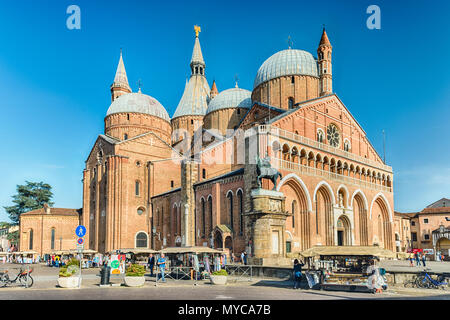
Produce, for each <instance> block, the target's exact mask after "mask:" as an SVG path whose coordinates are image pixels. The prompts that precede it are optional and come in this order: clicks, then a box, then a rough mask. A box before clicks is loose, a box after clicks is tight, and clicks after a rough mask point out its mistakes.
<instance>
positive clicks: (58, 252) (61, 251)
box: [49, 250, 71, 255]
mask: <svg viewBox="0 0 450 320" xmlns="http://www.w3.org/2000/svg"><path fill="white" fill-rule="evenodd" d="M49 254H55V255H65V254H71V252H70V251H69V250H57V251H52V252H50V253H49Z"/></svg>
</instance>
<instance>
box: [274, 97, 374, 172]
mask: <svg viewBox="0 0 450 320" xmlns="http://www.w3.org/2000/svg"><path fill="white" fill-rule="evenodd" d="M332 100H334V102H336V103H337V105H338V107H339V108H341V109H342V110H343V111H344V117H347V119H348V120H350V122H351V124H352V126H355V127H357V128H358V129H359V131H360V132H361V133H362V138H363V139H364V140H366V141H367V143H368V147H369V150H370V151H371V152H373V153H374V155H375V156H376V157H377V158H378V159H377V160H379V161H380V162H381V164H382V160H381V157H380V155H379V154H378V152H377V151H376V150H375V148H374V147H373V145H372V144H371V142H370V141H369V139H368V138H367V134H366V132H365V131H364V129H363V128H362V127H361V125H360V124H359V123H358V121H356V119H355V118H354V117H353V115H352V114H351V112H350V111H349V110H348V108H347V107H346V106H345V105H344V103H343V102H342V101H341V99H339V97H338V96H337V95H336V94H331V95H327V96H323V97H319V98H315V99H312V100H308V101H305V102H302V103H299V104H298V108H296V109H292V110H289V111H288V112H285V113H283V114H280V115H279V116H277V117H276V118H274V119H272V120H271V121H270V122H269V124H271V125H280V124H281V122H282V121H283V120H284V119H285V118H286V117H288V116H295V115H296V114H299V113H303V112H307V111H308V110H313V109H316V106H317V104H319V103H324V102H325V103H328V102H329V101H332ZM343 120H344V119H339V121H343Z"/></svg>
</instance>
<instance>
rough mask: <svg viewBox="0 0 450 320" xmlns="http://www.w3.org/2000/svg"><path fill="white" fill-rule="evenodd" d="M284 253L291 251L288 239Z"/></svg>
mask: <svg viewBox="0 0 450 320" xmlns="http://www.w3.org/2000/svg"><path fill="white" fill-rule="evenodd" d="M286 253H291V242H290V241H287V242H286Z"/></svg>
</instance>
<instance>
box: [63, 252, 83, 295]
mask: <svg viewBox="0 0 450 320" xmlns="http://www.w3.org/2000/svg"><path fill="white" fill-rule="evenodd" d="M79 265H80V261H78V260H77V259H75V258H72V259H70V261H69V262H68V263H67V265H66V266H64V267H61V268H59V277H58V285H59V286H60V287H61V288H77V287H78V283H79V282H81V279H80V276H79V273H80V267H79Z"/></svg>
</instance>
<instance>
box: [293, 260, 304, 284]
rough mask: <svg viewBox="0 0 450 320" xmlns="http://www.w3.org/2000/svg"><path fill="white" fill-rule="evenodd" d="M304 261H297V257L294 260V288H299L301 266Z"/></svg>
mask: <svg viewBox="0 0 450 320" xmlns="http://www.w3.org/2000/svg"><path fill="white" fill-rule="evenodd" d="M304 265H305V264H304V263H300V262H298V260H297V259H295V260H294V270H293V271H294V289H300V281H301V280H302V267H303V266H304Z"/></svg>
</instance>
